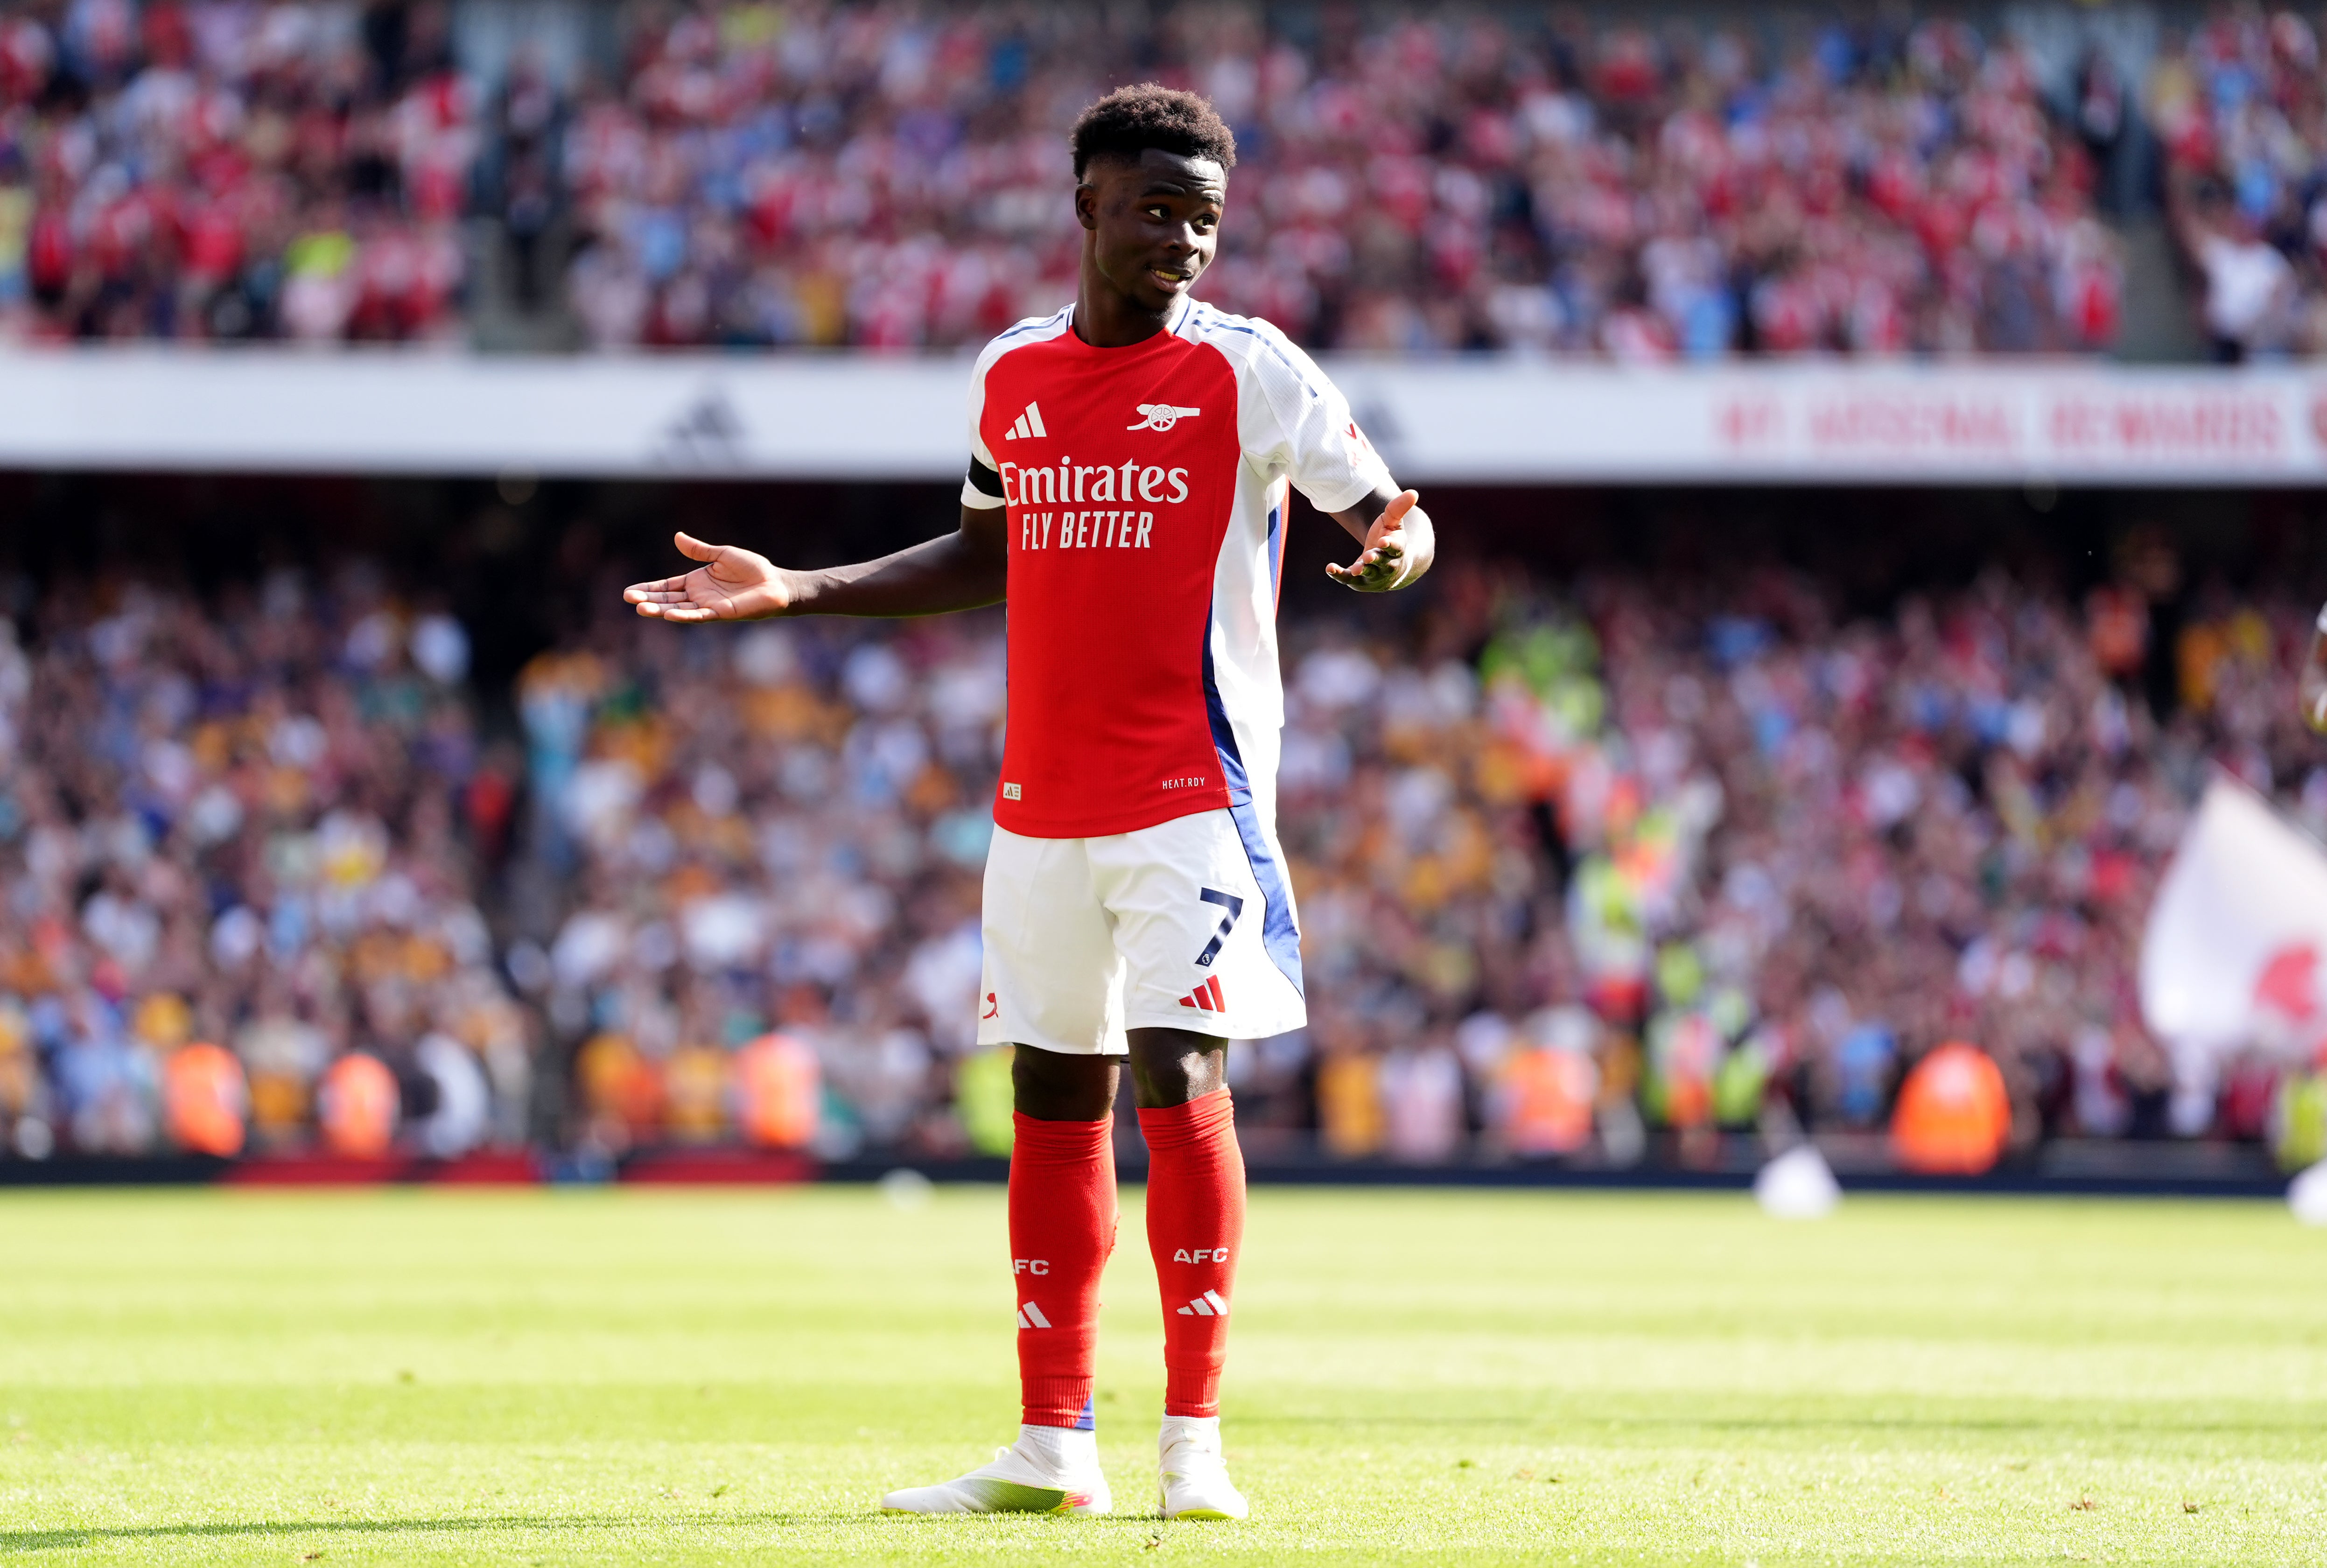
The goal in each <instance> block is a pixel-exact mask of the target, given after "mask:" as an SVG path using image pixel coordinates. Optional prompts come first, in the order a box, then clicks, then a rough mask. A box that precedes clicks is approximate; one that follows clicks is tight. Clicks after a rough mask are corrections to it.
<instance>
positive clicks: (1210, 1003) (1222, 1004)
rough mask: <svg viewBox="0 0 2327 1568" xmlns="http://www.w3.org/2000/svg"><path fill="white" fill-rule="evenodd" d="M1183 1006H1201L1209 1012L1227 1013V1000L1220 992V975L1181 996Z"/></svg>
mask: <svg viewBox="0 0 2327 1568" xmlns="http://www.w3.org/2000/svg"><path fill="white" fill-rule="evenodd" d="M1180 1005H1181V1006H1182V1007H1201V1008H1202V1009H1203V1010H1204V1011H1205V1012H1207V1013H1226V1012H1227V1011H1228V1010H1229V1004H1228V1003H1227V1001H1226V1000H1225V999H1224V998H1223V997H1222V996H1221V994H1220V976H1219V975H1213V976H1212V977H1211V978H1210V979H1209V980H1207V981H1205V982H1204V983H1203V984H1202V985H1199V986H1197V987H1196V988H1195V989H1194V990H1193V991H1191V992H1189V993H1188V994H1186V995H1185V996H1182V998H1180Z"/></svg>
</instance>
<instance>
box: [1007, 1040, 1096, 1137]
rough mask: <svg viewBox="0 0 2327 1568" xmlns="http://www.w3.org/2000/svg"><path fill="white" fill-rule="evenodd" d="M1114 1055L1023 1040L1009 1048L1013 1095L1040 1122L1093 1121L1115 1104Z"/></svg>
mask: <svg viewBox="0 0 2327 1568" xmlns="http://www.w3.org/2000/svg"><path fill="white" fill-rule="evenodd" d="M1115 1074H1116V1067H1115V1059H1114V1058H1112V1057H1105V1056H1068V1055H1066V1054H1065V1053H1063V1052H1061V1051H1055V1050H1042V1049H1040V1048H1039V1047H1036V1046H1031V1045H1021V1046H1017V1047H1014V1049H1013V1050H1011V1053H1010V1088H1011V1097H1012V1100H1013V1102H1014V1105H1015V1106H1016V1109H1017V1111H1018V1113H1019V1115H1025V1116H1032V1117H1033V1118H1034V1119H1035V1120H1036V1121H1038V1122H1096V1121H1098V1119H1099V1118H1100V1117H1102V1116H1105V1115H1108V1114H1109V1113H1110V1112H1112V1111H1113V1110H1114V1109H1115Z"/></svg>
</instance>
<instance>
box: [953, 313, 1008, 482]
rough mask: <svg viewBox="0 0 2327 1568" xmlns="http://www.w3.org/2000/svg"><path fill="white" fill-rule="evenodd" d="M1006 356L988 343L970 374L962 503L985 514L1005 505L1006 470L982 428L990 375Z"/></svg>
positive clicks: (999, 347) (999, 348)
mask: <svg viewBox="0 0 2327 1568" xmlns="http://www.w3.org/2000/svg"><path fill="white" fill-rule="evenodd" d="M1001 357H1002V351H1001V345H1000V344H999V343H998V342H997V343H988V344H986V351H985V352H983V353H981V354H980V355H978V356H977V368H976V369H973V370H972V371H971V372H970V373H969V471H968V472H967V473H966V474H964V475H963V476H962V481H961V504H962V505H963V506H966V507H970V508H973V509H977V510H980V511H984V510H987V509H991V508H994V507H998V506H1001V505H1002V504H1003V500H1002V471H1001V469H1000V467H999V465H997V464H996V463H995V461H994V453H991V452H989V451H988V450H986V435H985V434H984V432H983V431H982V430H980V429H979V426H980V425H983V424H985V422H986V371H987V370H989V369H992V368H993V366H994V361H995V360H996V359H1000V358H1001Z"/></svg>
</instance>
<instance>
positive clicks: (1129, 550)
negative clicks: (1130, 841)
mask: <svg viewBox="0 0 2327 1568" xmlns="http://www.w3.org/2000/svg"><path fill="white" fill-rule="evenodd" d="M970 441H971V451H972V454H973V462H972V463H971V466H970V474H969V478H968V479H967V481H964V483H963V486H962V502H963V504H964V505H966V506H971V507H1006V508H1007V509H1009V539H1010V546H1009V548H1010V565H1009V570H1010V580H1009V651H1010V677H1009V680H1010V707H1009V722H1008V729H1007V734H1006V736H1005V741H1004V745H1003V762H1002V779H1001V787H1000V789H999V790H998V791H997V794H996V798H995V807H994V819H995V822H996V823H997V824H999V825H1000V826H1003V827H1005V828H1007V829H1009V830H1010V831H1011V832H1013V833H1016V834H1021V835H1025V836H1028V837H1033V838H1088V837H1096V836H1099V835H1107V834H1117V833H1129V832H1134V831H1135V830H1137V829H1139V828H1143V827H1149V826H1154V825H1155V824H1157V823H1159V822H1166V821H1169V820H1171V819H1172V818H1173V817H1184V816H1187V815H1190V814H1192V813H1194V812H1198V811H1210V810H1218V809H1220V808H1223V807H1226V808H1229V809H1232V810H1237V811H1238V815H1239V816H1240V817H1241V816H1246V815H1247V814H1248V813H1253V812H1255V810H1256V808H1257V825H1264V830H1265V831H1266V829H1267V828H1273V825H1274V818H1275V816H1276V761H1277V752H1278V732H1279V731H1280V730H1281V729H1282V728H1283V727H1284V723H1285V695H1284V687H1283V685H1282V683H1281V680H1280V677H1279V675H1278V671H1277V651H1276V594H1277V584H1278V578H1279V574H1280V573H1281V571H1282V568H1283V563H1284V543H1285V499H1286V486H1287V484H1288V483H1289V484H1294V485H1298V486H1299V487H1300V488H1301V493H1302V494H1303V495H1304V496H1306V497H1308V498H1309V499H1310V501H1311V502H1313V504H1314V505H1315V506H1316V507H1317V508H1318V509H1319V510H1321V511H1327V512H1332V511H1339V510H1341V509H1344V508H1347V507H1349V506H1351V505H1353V504H1355V503H1356V502H1357V501H1358V500H1359V499H1360V498H1361V497H1363V496H1365V495H1367V494H1369V492H1371V491H1372V490H1375V489H1376V488H1377V487H1378V486H1380V485H1383V484H1386V483H1388V480H1389V473H1388V470H1387V469H1386V468H1385V467H1384V466H1383V464H1382V461H1381V459H1380V457H1379V456H1378V454H1377V453H1375V452H1374V450H1373V447H1372V445H1371V444H1370V443H1368V442H1367V440H1366V438H1365V436H1364V435H1363V434H1361V433H1360V431H1359V429H1358V426H1357V423H1356V421H1355V420H1354V419H1352V418H1351V417H1350V409H1349V405H1348V404H1347V402H1346V401H1345V400H1344V399H1343V398H1342V397H1341V394H1340V392H1338V391H1337V390H1335V389H1334V387H1333V385H1332V382H1330V381H1328V380H1326V378H1324V376H1323V375H1322V373H1321V372H1320V371H1319V370H1318V369H1317V367H1316V365H1315V364H1314V363H1313V361H1312V360H1311V359H1310V358H1309V356H1308V355H1306V354H1304V352H1302V351H1301V350H1300V349H1298V348H1297V347H1295V346H1294V344H1293V343H1292V342H1291V341H1289V340H1287V339H1286V338H1285V334H1284V333H1282V332H1280V331H1277V330H1276V328H1275V327H1273V326H1271V325H1269V324H1268V323H1267V322H1262V321H1255V320H1251V319H1248V318H1246V317H1243V316H1231V315H1226V314H1223V313H1220V312H1219V311H1216V310H1214V309H1212V308H1211V307H1210V306H1209V305H1206V304H1202V303H1197V302H1195V301H1192V300H1185V299H1183V300H1182V302H1181V303H1180V304H1179V306H1178V307H1177V308H1176V309H1175V311H1174V312H1173V316H1172V317H1171V320H1170V322H1169V324H1168V326H1167V327H1166V328H1165V330H1164V331H1160V332H1158V333H1156V334H1155V335H1154V337H1152V338H1149V339H1147V340H1146V341H1144V342H1139V343H1135V344H1133V345H1131V346H1130V347H1128V348H1120V349H1099V348H1094V347H1092V346H1091V345H1090V344H1089V343H1086V342H1084V341H1082V340H1081V339H1080V338H1079V337H1077V336H1076V335H1075V333H1074V330H1073V309H1072V307H1071V306H1070V307H1069V308H1068V309H1066V310H1062V311H1061V312H1060V313H1058V314H1056V315H1054V316H1050V317H1047V318H1044V319H1041V320H1035V321H1027V322H1021V323H1019V324H1018V325H1017V326H1015V327H1014V328H1012V329H1011V330H1010V331H1006V332H1005V333H1003V334H1002V335H1001V336H1000V337H998V338H996V339H995V340H994V341H993V342H991V343H989V344H988V345H987V346H986V350H985V352H984V353H982V354H980V355H979V356H978V359H977V371H976V374H975V376H974V378H973V379H972V382H971V387H970ZM1240 826H1241V824H1240Z"/></svg>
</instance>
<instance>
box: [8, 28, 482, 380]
mask: <svg viewBox="0 0 2327 1568" xmlns="http://www.w3.org/2000/svg"><path fill="white" fill-rule="evenodd" d="M449 18H450V11H449V9H448V8H447V7H446V6H445V5H442V4H435V3H429V4H420V5H378V6H372V7H369V8H367V9H364V10H361V11H359V10H358V9H357V8H356V7H354V6H352V5H299V4H282V5H264V6H261V5H244V4H237V3H234V0H198V3H196V4H192V5H180V4H175V3H174V0H161V3H154V4H145V5H139V4H136V3H135V0H71V3H70V4H69V5H48V4H29V5H25V4H14V3H11V4H8V5H0V331H4V332H5V335H7V336H14V337H22V338H29V339H33V340H35V341H42V340H57V339H76V338H80V339H86V338H112V339H120V338H179V339H224V340H235V339H247V338H287V339H295V340H302V341H337V340H375V341H405V340H413V339H428V338H444V337H458V336H460V335H461V334H462V333H463V331H464V325H463V318H462V315H461V289H462V284H463V275H464V271H465V266H466V263H465V260H464V257H463V248H462V242H461V237H460V231H459V223H460V219H462V217H463V214H464V213H465V212H466V210H467V209H468V206H469V202H470V187H471V170H472V163H473V161H474V160H475V158H476V155H477V150H478V142H479V133H480V126H479V124H478V118H477V113H476V107H475V105H474V103H473V102H472V89H471V87H470V85H469V84H468V82H467V80H466V79H464V78H463V75H462V74H461V72H460V71H459V70H458V69H457V68H456V66H455V64H454V62H453V57H452V50H451V34H450V22H449Z"/></svg>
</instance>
